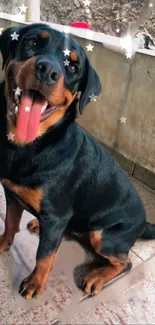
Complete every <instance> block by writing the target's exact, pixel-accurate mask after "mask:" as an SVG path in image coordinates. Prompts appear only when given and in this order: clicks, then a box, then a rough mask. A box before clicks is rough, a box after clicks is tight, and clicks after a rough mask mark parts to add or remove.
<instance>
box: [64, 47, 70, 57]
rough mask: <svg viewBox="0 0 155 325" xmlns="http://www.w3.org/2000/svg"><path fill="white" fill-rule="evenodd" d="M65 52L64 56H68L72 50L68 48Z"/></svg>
mask: <svg viewBox="0 0 155 325" xmlns="http://www.w3.org/2000/svg"><path fill="white" fill-rule="evenodd" d="M63 52H64V56H67V55H68V56H69V55H70V52H71V51H69V50H68V49H66V50H65V51H63Z"/></svg>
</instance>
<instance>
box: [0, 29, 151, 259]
mask: <svg viewBox="0 0 155 325" xmlns="http://www.w3.org/2000/svg"><path fill="white" fill-rule="evenodd" d="M26 28H27V29H26ZM26 28H25V30H24V28H23V29H22V30H21V34H22V37H23V39H24V36H25V33H26V31H27V30H28V32H29V31H30V32H32V33H33V32H35V30H36V29H35V28H36V27H33V26H29V27H26ZM46 28H47V27H46ZM44 29H45V27H44ZM52 33H53V35H57V36H56V38H58V39H59V37H60V42H56V41H54V42H53V43H52V40H51V43H50V46H47V47H45V48H44V51H43V52H40V53H42V55H49V56H50V51H52V53H53V51H54V49H55V47H56V46H57V47H58V49H59V51H57V52H55V53H57V56H56V58H57V60H60V57H59V55H61V53H62V51H63V50H64V42H63V40H64V36H63V34H61V33H58V32H55V31H52ZM55 33H56V34H55ZM57 33H58V34H57ZM3 37H4V36H3ZM6 39H7V36H6V35H5V40H6ZM20 42H21V41H19V45H18V46H17V45H16V49H15V48H14V45H13V44H11V46H12V48H11V50H10V49H7V48H3V46H4V45H3V44H5V42H4V39H3V40H1V43H0V44H1V45H0V46H1V51H2V54H3V59H4V64H5V62H6V60H7V58H8V55H10V58H11V59H13V58H14V59H16V60H21V59H22V55H23V51H21V52H20V44H21V43H20ZM73 43H74V46H75V47H76V50H77V51H78V53H79V55H81V56H80V58H81V63H80V67H79V70H78V72H77V74H76V76H74V77H73V76H72V77H71V76H70V75H67V76H66V77H65V78H66V83H67V86H68V87H69V88H71V89H72V91H73V92H74V91H75V90H76V89H78V90H81V91H82V95H81V100H82V106H81V111H83V108H84V106H85V105H86V104H87V102H88V101H89V95H90V94H92V93H95V92H96V94H97V93H99V92H100V82H99V79H98V77H97V75H96V74H94V70H92V67H91V65H90V63H89V61H88V59H87V58H86V56H85V55H84V52H83V51H82V50H81V48H80V46H79V45H78V44H77V43H76V42H73ZM9 46H10V45H9ZM50 49H51V50H50ZM16 50H17V54H16ZM40 51H42V50H41V49H40ZM58 53H59V55H58ZM81 53H82V54H81ZM16 55H17V56H16ZM55 55H56V54H55ZM24 59H25V58H24ZM82 60H83V61H82ZM60 61H61V60H60ZM61 64H62V63H61ZM63 69H64V68H63ZM93 75H94V77H93ZM82 96H84V97H83V99H82ZM94 105H97V103H95V104H94ZM88 109H89V108H88ZM96 111H97V110H96ZM76 115H77V99H75V100H74V102H73V103H72V104H71V105H70V107H69V108H68V110H67V112H66V114H65V116H64V117H63V118H62V120H61V121H60V122H59V123H58V124H57V125H55V126H53V127H52V128H51V129H50V130H49V131H48V132H47V133H45V134H44V135H43V136H42V137H40V138H37V139H36V140H35V141H34V142H33V143H30V144H27V145H25V146H17V145H15V144H13V143H12V142H11V141H8V140H7V137H6V133H7V129H6V128H7V126H6V102H5V96H4V83H2V84H1V88H0V154H1V160H0V173H1V174H0V176H1V178H8V179H10V180H11V181H12V182H14V183H16V184H19V185H22V186H26V187H41V188H42V189H43V192H44V197H43V200H42V202H41V210H40V212H39V213H37V212H36V211H34V210H33V209H32V208H31V207H29V206H27V209H28V210H29V211H30V212H32V213H33V214H34V215H35V216H36V217H37V218H38V219H39V221H40V244H39V248H38V253H37V258H38V259H42V258H43V257H45V256H48V255H49V254H51V253H52V251H54V250H55V249H56V248H57V246H58V245H59V242H60V240H61V237H62V235H63V234H64V232H66V231H68V230H69V231H76V232H80V233H83V232H89V231H92V230H101V229H102V230H103V237H102V247H101V252H102V254H104V255H111V256H118V255H120V254H123V253H125V254H128V252H129V250H130V248H131V247H132V246H133V244H134V243H135V241H136V239H138V238H139V237H141V236H142V235H143V233H144V234H145V229H146V228H148V224H147V222H146V216H145V211H144V208H143V204H142V202H141V199H140V197H139V196H138V194H137V192H136V190H135V189H134V187H133V185H132V183H131V181H130V180H129V178H128V177H127V175H126V174H125V172H124V171H123V170H122V169H121V167H120V166H119V164H118V163H117V162H116V161H115V160H114V159H113V158H112V157H111V156H109V154H108V153H107V152H106V151H105V150H104V148H103V147H102V146H101V145H100V144H98V143H97V142H96V140H94V138H93V137H92V136H90V135H89V134H88V133H87V132H86V131H84V130H83V129H82V128H81V127H80V126H78V124H76V122H75V118H76ZM5 191H6V196H7V200H11V199H12V198H13V197H14V198H15V199H17V200H18V199H19V198H18V197H17V196H15V194H13V193H12V192H11V191H8V190H6V189H5ZM20 202H22V201H21V199H20ZM24 208H25V204H24ZM146 237H147V235H146Z"/></svg>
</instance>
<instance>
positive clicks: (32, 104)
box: [16, 94, 46, 142]
mask: <svg viewBox="0 0 155 325" xmlns="http://www.w3.org/2000/svg"><path fill="white" fill-rule="evenodd" d="M45 103H46V100H45V99H42V100H38V101H37V99H36V100H33V98H32V97H30V96H29V95H28V94H25V95H22V97H21V104H20V107H19V111H18V114H17V123H16V130H17V131H16V133H17V137H18V138H19V139H21V140H23V141H26V142H27V141H33V140H34V139H35V138H36V136H37V131H38V126H39V123H40V118H41V110H42V107H43V106H44V104H45Z"/></svg>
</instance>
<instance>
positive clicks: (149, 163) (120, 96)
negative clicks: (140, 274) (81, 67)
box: [79, 40, 155, 172]
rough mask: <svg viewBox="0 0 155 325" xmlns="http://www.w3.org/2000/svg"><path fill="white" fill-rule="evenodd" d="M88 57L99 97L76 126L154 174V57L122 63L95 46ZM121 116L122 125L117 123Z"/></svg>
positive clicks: (138, 57)
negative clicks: (97, 79) (98, 81)
mask: <svg viewBox="0 0 155 325" xmlns="http://www.w3.org/2000/svg"><path fill="white" fill-rule="evenodd" d="M79 41H80V43H81V44H82V45H83V46H85V45H86V44H88V42H87V41H85V40H79ZM91 43H92V42H91ZM92 44H93V43H92ZM88 56H89V58H90V60H91V62H92V64H93V65H94V67H95V68H96V70H97V72H98V74H99V76H100V79H101V82H102V93H101V95H100V96H99V97H98V99H97V101H96V103H95V102H92V103H90V104H89V105H88V106H87V107H86V110H85V113H84V115H83V116H81V117H80V118H79V124H80V125H81V126H83V127H84V128H86V129H87V130H88V131H90V132H91V133H92V134H93V135H94V136H95V137H96V138H98V139H99V140H100V141H101V142H103V143H105V144H107V145H109V146H110V147H113V148H116V149H117V150H118V151H119V152H121V153H122V154H123V155H124V156H126V157H128V158H131V159H132V160H133V161H135V162H139V163H140V164H141V165H143V166H145V167H146V168H148V169H150V170H152V171H154V172H155V57H153V56H150V55H146V54H142V53H136V56H135V57H134V59H133V60H131V59H126V57H125V55H123V54H121V53H117V52H113V51H111V50H108V49H106V48H104V47H103V46H102V44H99V43H94V49H93V52H88ZM122 116H124V117H126V118H127V120H126V123H120V120H119V118H120V117H122Z"/></svg>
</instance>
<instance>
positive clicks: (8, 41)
mask: <svg viewBox="0 0 155 325" xmlns="http://www.w3.org/2000/svg"><path fill="white" fill-rule="evenodd" d="M22 28H23V27H20V26H16V27H9V28H7V29H5V30H4V31H3V32H2V34H1V36H0V51H1V53H2V59H3V62H2V69H4V66H5V64H6V62H7V60H8V58H9V55H10V53H11V51H13V50H14V48H15V47H16V45H17V42H18V41H17V40H12V37H11V35H12V34H13V33H17V34H18V35H19V36H20V30H21V29H22ZM18 40H19V39H18Z"/></svg>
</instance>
